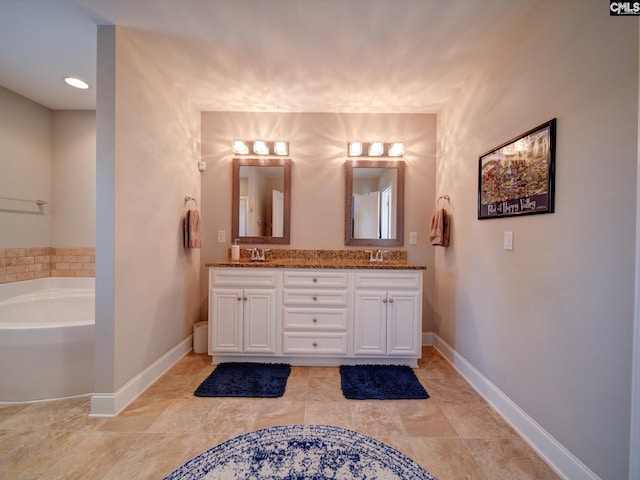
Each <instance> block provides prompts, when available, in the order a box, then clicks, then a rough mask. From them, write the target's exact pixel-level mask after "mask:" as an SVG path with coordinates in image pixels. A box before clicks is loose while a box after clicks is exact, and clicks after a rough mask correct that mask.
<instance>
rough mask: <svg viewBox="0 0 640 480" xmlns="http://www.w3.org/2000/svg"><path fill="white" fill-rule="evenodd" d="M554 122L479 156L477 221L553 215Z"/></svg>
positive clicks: (553, 120)
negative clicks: (540, 214)
mask: <svg viewBox="0 0 640 480" xmlns="http://www.w3.org/2000/svg"><path fill="white" fill-rule="evenodd" d="M555 146H556V119H555V118H554V119H552V120H550V121H548V122H546V123H543V124H542V125H539V126H537V127H536V128H534V129H532V130H529V131H528V132H525V133H523V134H522V135H520V136H518V137H516V138H514V139H512V140H509V141H508V142H506V143H503V144H502V145H500V146H499V147H496V148H494V149H493V150H490V151H488V152H487V153H485V154H483V155H480V161H479V166H478V220H484V219H487V218H499V217H510V216H515V215H531V214H537V213H553V200H554V187H555V185H554V176H555V150H556V148H555Z"/></svg>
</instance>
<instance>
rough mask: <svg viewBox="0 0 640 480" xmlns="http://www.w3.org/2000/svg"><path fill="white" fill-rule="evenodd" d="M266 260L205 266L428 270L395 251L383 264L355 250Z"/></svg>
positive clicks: (292, 253) (274, 254)
mask: <svg viewBox="0 0 640 480" xmlns="http://www.w3.org/2000/svg"><path fill="white" fill-rule="evenodd" d="M266 257H267V258H266V260H251V259H250V258H248V257H247V254H246V252H242V256H241V258H240V260H231V258H226V259H224V260H219V261H214V262H206V263H205V266H207V267H235V268H251V267H256V268H318V269H322V268H325V269H331V268H336V269H338V268H340V269H370V270H426V268H427V267H426V266H424V265H418V264H415V263H409V262H407V258H406V252H405V251H399V250H392V251H389V252H388V258H387V259H385V260H383V261H382V262H371V261H369V254H368V253H365V252H362V251H354V250H284V249H280V250H270V251H268V252H267V255H266Z"/></svg>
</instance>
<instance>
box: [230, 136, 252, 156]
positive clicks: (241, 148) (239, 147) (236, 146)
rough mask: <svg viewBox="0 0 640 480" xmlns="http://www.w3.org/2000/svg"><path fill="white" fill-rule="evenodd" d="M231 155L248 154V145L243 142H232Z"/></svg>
mask: <svg viewBox="0 0 640 480" xmlns="http://www.w3.org/2000/svg"><path fill="white" fill-rule="evenodd" d="M233 153H237V154H238V155H247V154H248V153H249V145H247V143H246V142H245V141H244V140H234V141H233Z"/></svg>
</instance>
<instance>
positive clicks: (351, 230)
mask: <svg viewBox="0 0 640 480" xmlns="http://www.w3.org/2000/svg"><path fill="white" fill-rule="evenodd" d="M345 166H346V188H345V209H344V218H345V228H344V231H345V239H344V244H345V245H359V246H380V247H401V246H402V245H403V244H404V162H403V161H401V160H388V161H385V160H348V161H347V162H346V163H345Z"/></svg>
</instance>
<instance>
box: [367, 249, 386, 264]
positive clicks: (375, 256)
mask: <svg viewBox="0 0 640 480" xmlns="http://www.w3.org/2000/svg"><path fill="white" fill-rule="evenodd" d="M365 252H366V253H368V254H369V261H370V262H383V261H384V254H385V253H389V252H388V251H387V250H384V251H382V250H380V249H378V250H375V251H373V250H365Z"/></svg>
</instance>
